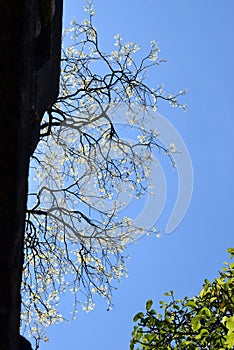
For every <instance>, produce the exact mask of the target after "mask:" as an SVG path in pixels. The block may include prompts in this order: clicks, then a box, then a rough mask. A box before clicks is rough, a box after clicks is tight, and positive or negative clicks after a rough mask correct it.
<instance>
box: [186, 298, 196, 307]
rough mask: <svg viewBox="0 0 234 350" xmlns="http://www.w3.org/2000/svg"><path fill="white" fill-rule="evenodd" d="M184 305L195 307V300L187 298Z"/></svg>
mask: <svg viewBox="0 0 234 350" xmlns="http://www.w3.org/2000/svg"><path fill="white" fill-rule="evenodd" d="M184 306H185V307H188V306H189V307H191V308H195V307H197V304H196V303H195V301H192V300H189V301H188V302H187V303H186V304H185V305H184Z"/></svg>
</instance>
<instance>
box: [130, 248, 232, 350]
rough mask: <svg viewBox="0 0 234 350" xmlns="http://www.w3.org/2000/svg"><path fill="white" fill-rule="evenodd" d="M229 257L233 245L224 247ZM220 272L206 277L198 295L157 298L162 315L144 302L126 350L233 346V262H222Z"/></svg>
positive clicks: (220, 349) (169, 294)
mask: <svg viewBox="0 0 234 350" xmlns="http://www.w3.org/2000/svg"><path fill="white" fill-rule="evenodd" d="M227 251H228V253H229V254H230V258H231V259H232V258H233V256H234V248H230V249H228V250H227ZM224 265H225V267H223V269H222V270H221V271H220V273H219V274H220V276H219V277H218V278H216V279H215V280H214V281H213V282H212V283H211V282H210V281H209V280H208V279H206V280H205V282H204V284H203V288H202V290H201V292H200V293H199V295H198V296H196V297H193V298H188V297H185V298H184V299H183V300H175V298H174V294H173V291H170V292H169V293H165V295H166V296H169V297H170V300H169V302H167V303H166V302H165V301H160V308H161V309H162V310H163V315H162V314H160V313H157V311H156V310H154V309H153V308H152V304H153V302H152V300H148V301H147V302H146V312H145V313H143V312H138V313H137V314H136V316H135V317H134V319H133V321H134V322H137V325H136V326H134V329H133V332H132V339H131V342H130V350H137V349H144V350H151V349H157V350H167V349H168V350H169V349H176V350H179V349H187V350H188V349H189V350H190V349H191V350H198V349H199V350H200V349H217V350H218V349H219V350H226V349H234V263H233V262H230V263H227V262H225V263H224Z"/></svg>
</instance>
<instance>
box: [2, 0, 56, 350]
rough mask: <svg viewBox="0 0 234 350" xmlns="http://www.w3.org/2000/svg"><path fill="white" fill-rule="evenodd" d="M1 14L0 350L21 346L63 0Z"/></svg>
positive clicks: (12, 3)
mask: <svg viewBox="0 0 234 350" xmlns="http://www.w3.org/2000/svg"><path fill="white" fill-rule="evenodd" d="M0 16H1V20H0V47H1V55H0V79H1V83H0V104H1V108H0V214H1V226H0V350H5V349H6V350H13V349H14V350H17V348H18V349H19V342H18V336H19V322H20V283H21V275H22V264H23V236H24V224H25V212H26V202H27V191H28V187H27V186H28V184H27V178H28V170H29V160H30V155H31V153H32V152H33V150H34V149H35V147H36V145H37V143H38V139H39V128H40V121H41V118H42V116H43V114H44V112H45V110H46V109H47V108H48V107H49V106H50V105H51V104H52V103H53V102H54V101H55V99H56V97H57V94H58V91H59V73H60V51H61V25H62V0H22V1H19V0H7V1H0ZM17 346H18V347H17Z"/></svg>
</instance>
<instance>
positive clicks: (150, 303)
mask: <svg viewBox="0 0 234 350" xmlns="http://www.w3.org/2000/svg"><path fill="white" fill-rule="evenodd" d="M152 305H153V300H152V299H149V300H148V301H147V302H146V310H147V311H149V310H150V309H151V306H152Z"/></svg>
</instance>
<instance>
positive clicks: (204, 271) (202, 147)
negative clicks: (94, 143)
mask: <svg viewBox="0 0 234 350" xmlns="http://www.w3.org/2000/svg"><path fill="white" fill-rule="evenodd" d="M94 6H95V9H96V16H95V25H96V27H97V29H98V31H99V37H100V42H101V47H102V49H103V50H106V51H108V50H111V49H112V44H113V35H115V34H117V33H122V35H123V37H124V39H125V40H126V41H136V42H138V43H139V44H140V45H141V47H142V49H143V50H145V49H146V47H147V44H148V42H149V41H150V40H152V39H156V41H157V42H158V44H159V46H160V47H161V56H162V57H164V58H166V59H167V63H165V64H164V65H162V66H161V67H160V69H159V70H158V73H157V75H156V76H155V77H150V79H152V84H153V81H154V80H153V79H156V84H157V83H160V82H163V83H164V84H165V88H166V89H167V90H168V91H169V92H177V91H179V90H182V89H188V90H189V94H188V95H187V96H186V97H185V100H186V102H187V103H188V105H189V109H188V112H187V113H184V112H182V111H181V110H177V109H172V108H169V107H167V106H166V105H163V104H162V105H161V106H160V107H159V112H160V113H161V114H163V115H164V116H165V117H167V118H168V120H170V122H172V123H173V124H174V126H175V127H176V128H177V130H178V131H179V132H180V134H181V135H182V137H183V139H184V141H185V143H186V145H187V147H188V149H189V152H190V155H191V158H192V162H193V168H194V191H193V197H192V201H191V205H190V207H189V210H188V212H187V214H186V216H185V218H184V220H183V221H182V223H181V224H180V226H179V227H178V228H177V229H176V230H175V231H174V232H173V233H172V234H171V235H168V236H166V237H163V238H160V239H157V238H153V237H152V238H148V237H144V238H143V239H141V240H139V241H138V242H137V243H136V244H134V245H131V246H129V249H128V252H129V253H130V255H131V260H130V261H129V264H128V269H129V277H128V279H123V280H122V282H121V283H120V285H119V288H118V290H117V291H116V292H115V294H114V298H113V302H114V305H115V307H114V309H113V310H112V311H110V312H107V311H106V304H105V302H104V301H102V300H100V299H99V300H97V305H96V309H95V310H94V311H93V312H91V313H89V314H86V313H85V312H82V311H81V312H80V313H79V314H78V317H77V320H76V321H73V322H71V323H69V324H68V323H63V324H60V325H55V326H53V327H51V328H49V329H48V336H49V338H50V341H49V342H47V343H43V344H41V347H40V349H41V350H51V349H56V350H64V349H70V350H75V349H82V350H91V349H95V350H99V349H100V350H109V349H112V350H120V349H121V350H123V349H128V346H129V339H130V334H131V331H132V328H133V322H132V318H133V316H134V314H136V313H137V312H138V311H141V310H143V309H144V305H145V301H146V300H147V299H149V298H153V299H154V302H155V307H156V308H157V302H158V301H159V300H160V299H161V298H162V295H163V293H164V292H166V291H168V290H170V289H174V290H175V294H176V297H183V296H185V295H188V296H192V295H194V294H196V293H198V291H199V289H200V287H201V285H202V283H203V280H204V279H205V278H209V279H213V278H214V277H215V276H216V275H217V271H218V270H219V269H220V268H221V266H222V262H223V261H225V260H226V258H227V254H226V252H225V250H226V248H228V247H231V246H232V247H233V246H234V230H233V228H234V220H233V219H234V207H233V201H234V186H233V175H234V143H233V140H234V137H233V136H234V103H233V101H234V98H233V81H234V65H233V57H234V40H233V33H234V2H233V1H232V0H223V1H222V2H221V1H218V0H206V1H203V0H189V1H188V0H177V1H174V0H145V1H142V0H134V1H133V0H118V1H111V0H96V1H94ZM82 7H83V1H82V0H64V25H67V24H68V23H69V21H70V20H71V19H72V17H73V16H75V17H77V18H78V19H83V16H84V14H83V12H82ZM172 192H173V191H172ZM174 194H175V193H173V194H172V195H171V196H169V199H168V200H167V206H166V211H165V213H164V217H165V220H166V218H167V217H168V216H169V215H170V211H171V208H172V206H173V204H174V201H175V197H174ZM63 307H64V308H66V303H65V302H64V304H63Z"/></svg>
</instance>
